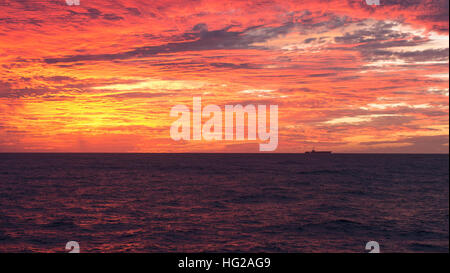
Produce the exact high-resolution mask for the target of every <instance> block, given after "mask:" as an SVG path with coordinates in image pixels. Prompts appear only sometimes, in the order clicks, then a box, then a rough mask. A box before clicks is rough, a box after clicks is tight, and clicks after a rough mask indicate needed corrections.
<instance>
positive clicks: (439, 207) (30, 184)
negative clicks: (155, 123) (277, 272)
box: [0, 154, 449, 252]
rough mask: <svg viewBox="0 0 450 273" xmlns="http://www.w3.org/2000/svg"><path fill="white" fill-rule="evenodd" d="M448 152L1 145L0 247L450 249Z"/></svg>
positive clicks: (60, 249) (26, 249) (44, 249)
mask: <svg viewBox="0 0 450 273" xmlns="http://www.w3.org/2000/svg"><path fill="white" fill-rule="evenodd" d="M448 164H449V156H448V155H355V154H353V155H344V154H334V155H331V156H306V155H294V154H292V155H286V154H284V155H276V154H181V155H180V154H171V155H170V154H0V252H64V251H65V249H64V248H65V244H66V242H67V241H72V240H74V241H78V242H79V244H80V248H81V252H185V251H186V252H200V251H207V252H219V251H220V252H227V251H238V252H365V250H364V248H365V244H366V242H368V241H372V240H374V241H377V242H379V244H380V248H381V252H448V251H449V236H448V235H449V167H448Z"/></svg>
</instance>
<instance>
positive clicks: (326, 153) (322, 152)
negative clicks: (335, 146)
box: [305, 148, 331, 155]
mask: <svg viewBox="0 0 450 273" xmlns="http://www.w3.org/2000/svg"><path fill="white" fill-rule="evenodd" d="M305 154H307V155H329V154H331V151H316V150H315V149H314V148H313V149H312V150H311V151H308V152H305Z"/></svg>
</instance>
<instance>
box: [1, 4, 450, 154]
mask: <svg viewBox="0 0 450 273" xmlns="http://www.w3.org/2000/svg"><path fill="white" fill-rule="evenodd" d="M448 15H449V1H448V0H437V1H430V0H424V1H419V0H381V6H368V5H367V4H366V3H365V1H364V0H340V1H338V0H329V1H327V0H316V1H299V0H292V1H283V0H258V1H256V0H255V1H218V0H208V1H200V0H196V1H186V0H183V1H181V0H175V1H162V0H161V1H156V0H155V1H153V0H152V1H151V0H136V1H131V0H118V1H113V0H111V1H106V0H81V3H80V5H79V6H67V4H66V3H65V0H48V1H45V0H15V1H13V0H0V152H257V151H258V144H257V143H258V141H239V142H238V141H174V140H172V139H171V138H170V125H171V123H172V122H173V121H174V120H175V119H176V118H173V117H171V116H170V109H171V108H172V106H174V105H177V104H185V105H187V106H189V107H191V106H192V99H193V97H194V96H196V97H201V98H202V103H203V104H204V105H206V104H216V105H219V106H221V107H224V106H225V105H226V104H233V105H235V104H242V105H247V104H254V105H257V104H276V105H278V111H279V113H278V115H279V145H278V149H277V150H276V152H304V151H306V150H311V149H312V148H313V147H315V148H316V149H321V150H333V151H334V152H349V153H352V152H406V153H448V151H449V146H448V142H449V116H448V115H449V69H448V63H449V21H448Z"/></svg>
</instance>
